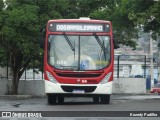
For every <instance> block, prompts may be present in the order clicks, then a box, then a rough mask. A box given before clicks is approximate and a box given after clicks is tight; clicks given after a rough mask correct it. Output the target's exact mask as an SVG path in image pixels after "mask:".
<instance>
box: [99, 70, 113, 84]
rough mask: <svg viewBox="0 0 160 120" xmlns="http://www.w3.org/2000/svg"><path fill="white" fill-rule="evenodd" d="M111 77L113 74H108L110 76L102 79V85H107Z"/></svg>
mask: <svg viewBox="0 0 160 120" xmlns="http://www.w3.org/2000/svg"><path fill="white" fill-rule="evenodd" d="M111 75H112V72H110V73H108V74H107V75H106V76H105V77H104V78H103V79H102V81H101V82H100V84H105V83H107V82H108V80H109V79H110V77H111Z"/></svg>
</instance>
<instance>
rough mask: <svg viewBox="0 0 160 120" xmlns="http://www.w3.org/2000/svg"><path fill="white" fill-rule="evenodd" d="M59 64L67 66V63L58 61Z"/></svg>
mask: <svg viewBox="0 0 160 120" xmlns="http://www.w3.org/2000/svg"><path fill="white" fill-rule="evenodd" d="M57 64H61V65H67V61H63V60H58V61H57Z"/></svg>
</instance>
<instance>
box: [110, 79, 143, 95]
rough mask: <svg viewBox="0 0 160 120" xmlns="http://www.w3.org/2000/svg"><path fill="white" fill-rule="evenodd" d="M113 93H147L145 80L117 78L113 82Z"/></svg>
mask: <svg viewBox="0 0 160 120" xmlns="http://www.w3.org/2000/svg"><path fill="white" fill-rule="evenodd" d="M112 92H113V93H133V94H143V93H146V79H145V78H117V79H114V82H113V91H112Z"/></svg>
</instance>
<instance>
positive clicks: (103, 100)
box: [100, 95, 110, 104]
mask: <svg viewBox="0 0 160 120" xmlns="http://www.w3.org/2000/svg"><path fill="white" fill-rule="evenodd" d="M100 100H101V103H103V104H109V103H110V95H102V96H100Z"/></svg>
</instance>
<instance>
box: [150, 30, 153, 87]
mask: <svg viewBox="0 0 160 120" xmlns="http://www.w3.org/2000/svg"><path fill="white" fill-rule="evenodd" d="M152 41H153V40H152V31H151V32H150V76H151V89H152V88H153V87H154V74H153V70H154V67H153V42H152Z"/></svg>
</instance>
